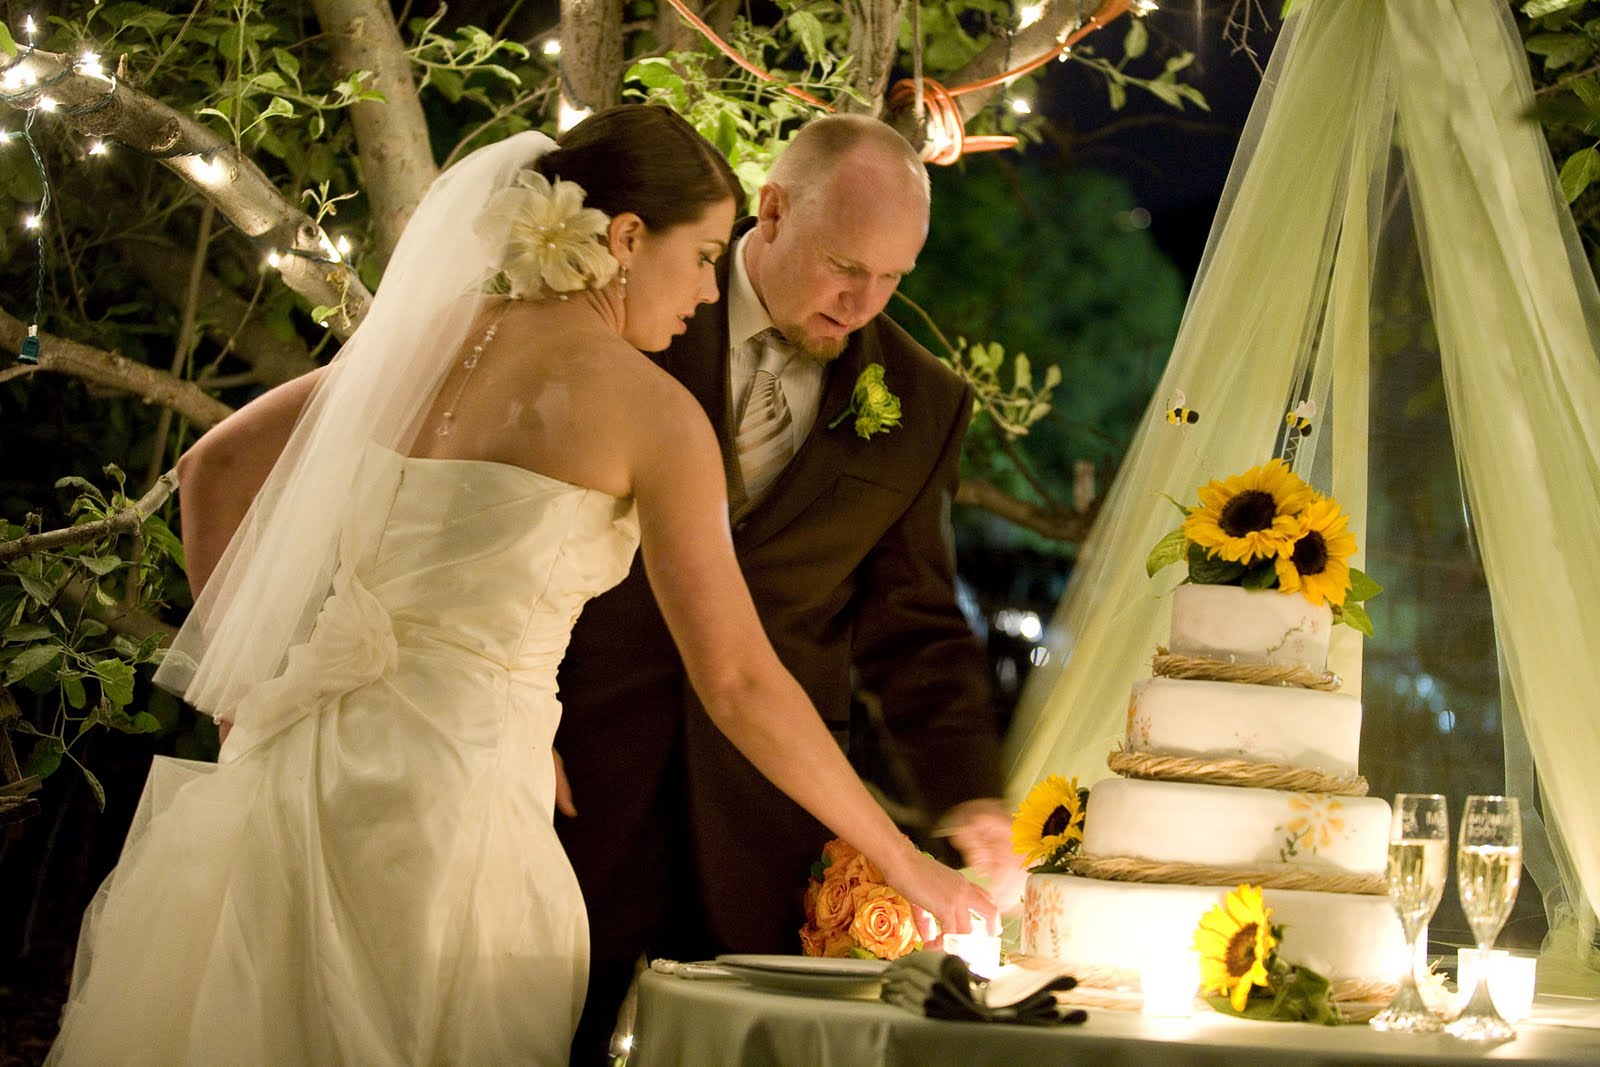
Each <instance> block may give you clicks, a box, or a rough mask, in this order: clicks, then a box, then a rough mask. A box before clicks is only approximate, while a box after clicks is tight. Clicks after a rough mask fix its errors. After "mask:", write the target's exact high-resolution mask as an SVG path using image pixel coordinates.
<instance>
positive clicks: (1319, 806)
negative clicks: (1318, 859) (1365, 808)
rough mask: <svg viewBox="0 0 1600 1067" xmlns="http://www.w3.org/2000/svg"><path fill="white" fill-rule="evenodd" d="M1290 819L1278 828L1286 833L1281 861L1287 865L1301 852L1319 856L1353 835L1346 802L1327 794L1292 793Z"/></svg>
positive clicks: (1280, 854) (1281, 851)
mask: <svg viewBox="0 0 1600 1067" xmlns="http://www.w3.org/2000/svg"><path fill="white" fill-rule="evenodd" d="M1288 804H1289V817H1288V819H1287V820H1286V821H1285V822H1284V823H1283V824H1281V825H1280V826H1278V827H1277V829H1278V830H1280V831H1283V832H1284V835H1285V836H1284V839H1283V847H1282V848H1281V849H1279V850H1278V858H1279V859H1280V860H1283V861H1284V862H1285V863H1287V862H1289V860H1291V859H1293V858H1294V857H1295V856H1298V855H1300V854H1301V853H1309V854H1310V855H1313V856H1315V855H1316V854H1317V852H1318V850H1320V849H1324V848H1329V847H1331V846H1332V845H1333V843H1334V842H1335V841H1338V840H1341V839H1343V838H1345V837H1347V836H1349V827H1348V826H1347V825H1346V824H1345V819H1344V802H1343V801H1342V800H1341V799H1340V798H1338V797H1336V796H1330V795H1329V794H1327V793H1291V794H1289V801H1288Z"/></svg>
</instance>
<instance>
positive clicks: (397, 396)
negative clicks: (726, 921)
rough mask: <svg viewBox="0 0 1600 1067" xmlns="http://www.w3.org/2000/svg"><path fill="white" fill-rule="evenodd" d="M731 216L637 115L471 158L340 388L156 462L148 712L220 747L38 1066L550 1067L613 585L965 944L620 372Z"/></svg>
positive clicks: (576, 972)
mask: <svg viewBox="0 0 1600 1067" xmlns="http://www.w3.org/2000/svg"><path fill="white" fill-rule="evenodd" d="M738 197H739V187H738V183H737V181H736V180H735V179H734V176H733V174H732V172H731V171H730V169H729V168H728V165H727V163H726V162H725V161H724V160H723V159H722V158H721V157H720V156H719V155H718V154H717V153H716V152H715V151H714V150H713V149H712V148H711V147H710V146H709V144H707V142H705V141H704V140H702V139H701V138H700V137H699V136H698V135H697V134H696V133H695V132H694V131H693V130H692V128H691V127H689V125H688V124H687V123H686V122H684V121H683V120H682V119H681V118H679V117H678V116H676V115H674V114H673V113H672V112H670V111H666V110H664V109H658V108H650V107H641V106H629V107H621V108H616V109H613V110H611V111H607V112H603V113H601V114H599V115H596V116H594V117H593V118H591V119H588V120H587V121H585V122H584V123H582V124H580V125H578V126H576V127H574V128H573V130H571V131H570V132H569V133H568V134H567V135H565V136H564V137H563V138H562V140H561V142H560V145H559V146H557V145H555V144H553V143H552V142H551V141H550V140H549V139H547V138H545V137H543V136H541V135H539V134H535V133H525V134H519V135H517V136H515V137H512V138H509V139H507V140H505V141H503V142H501V143H499V144H496V145H493V146H491V147H488V148H484V149H481V150H479V151H477V152H475V153H473V154H472V155H470V156H468V157H467V158H466V159H464V160H462V161H461V162H460V163H459V164H457V165H456V166H454V167H452V168H451V169H450V170H448V171H446V172H445V173H444V174H443V175H442V176H441V177H440V178H439V179H438V180H437V181H436V182H435V183H434V185H433V187H432V188H431V189H430V190H429V192H428V195H427V196H426V197H425V198H424V200H423V202H422V204H421V205H420V206H419V208H418V210H417V213H416V215H415V216H414V217H413V219H412V220H411V222H410V224H409V225H408V227H407V229H406V232H405V235H404V237H403V238H402V240H401V241H400V244H399V246H398V248H397V249H396V251H395V254H394V258H393V260H392V261H391V263H390V264H389V267H388V270H387V273H386V275H385V277H384V282H383V286H382V288H381V290H380V291H379V293H378V296H377V299H376V301H375V302H374V304H373V306H372V310H371V312H370V314H369V315H368V317H367V319H366V320H365V322H364V323H363V324H362V325H361V327H360V328H359V329H358V330H357V331H356V333H355V334H354V335H353V336H352V337H351V338H350V340H349V341H348V342H347V343H346V344H345V346H344V348H343V349H342V351H341V352H340V353H339V355H338V357H337V358H336V359H335V360H334V361H333V362H332V363H331V364H329V366H327V367H326V368H324V369H322V370H319V371H314V372H312V373H311V374H308V375H306V376H305V377H303V378H301V379H298V380H296V381H294V382H291V383H289V384H287V385H284V386H281V387H279V388H277V389H275V390H273V391H272V392H270V393H267V394H266V395H265V396H263V397H261V398H259V399H258V400H256V401H254V402H253V403H251V404H249V405H247V406H246V407H244V408H243V409H241V410H240V411H239V412H238V413H236V414H235V415H233V416H232V417H230V418H228V419H227V420H225V421H224V422H222V423H221V424H220V425H218V426H217V427H216V428H215V429H214V430H212V431H211V432H210V433H208V434H207V435H206V436H205V437H204V438H202V439H201V441H200V442H199V443H198V444H197V445H196V446H195V447H194V448H193V449H192V450H191V451H190V452H189V453H188V454H187V455H185V456H184V458H183V460H182V461H181V462H180V464H179V475H180V480H181V484H182V489H183V497H184V513H183V532H184V543H185V548H186V550H187V562H188V568H189V573H190V577H191V581H192V583H193V584H194V586H195V588H196V592H197V600H196V606H195V610H194V611H193V613H192V614H191V616H190V619H189V621H188V622H187V623H186V624H185V626H184V628H183V631H182V632H181V633H180V635H179V637H178V639H177V641H176V642H175V644H174V646H173V648H172V650H171V651H170V652H169V654H168V657H167V660H166V662H165V663H164V664H163V666H162V669H161V671H160V672H159V674H158V676H157V681H158V682H160V683H161V684H163V685H167V686H170V687H174V688H177V689H179V690H181V691H183V692H184V693H185V695H186V697H187V698H188V699H189V700H190V702H191V703H193V704H194V705H195V706H197V707H199V708H201V709H203V710H205V711H207V712H209V713H211V714H212V715H214V716H215V717H216V718H217V719H218V720H219V722H221V723H224V724H227V728H228V730H227V733H226V735H225V736H226V740H225V741H224V744H223V747H222V752H221V757H220V760H219V763H218V764H216V765H214V766H213V765H209V764H194V763H186V762H183V761H177V760H165V759H162V760H158V761H157V763H156V766H155V767H154V768H153V769H152V771H151V776H150V780H149V782H148V783H147V785H146V789H145V793H144V796H143V798H142V800H141V802H140V807H139V811H138V813H137V815H136V817H135V820H134V825H133V828H132V830H131V831H130V834H129V838H128V841H127V844H126V845H125V847H124V850H123V854H122V858H121V860H120V862H119V864H118V866H117V868H116V870H115V871H113V872H112V874H111V876H110V877H109V878H108V879H107V880H106V883H105V885H104V886H103V887H102V888H101V890H100V893H99V894H98V896H97V897H96V899H95V901H94V903H93V904H92V905H91V907H90V911H89V914H88V915H87V916H86V918H85V922H84V932H83V936H82V939H81V941H80V945H79V958H78V964H77V968H76V970H75V972H74V975H73V986H72V992H71V996H70V999H69V1002H68V1005H67V1008H66V1010H65V1013H64V1016H63V1026H62V1032H61V1035H60V1037H59V1039H58V1041H57V1043H56V1046H55V1048H54V1049H53V1050H52V1052H51V1062H52V1063H63V1064H80V1063H81V1064H106V1063H121V1064H130V1063H141V1064H145V1063H147V1064H178V1063H191V1064H218V1063H228V1064H256V1063H259V1064H274V1065H279V1064H337V1063H351V1064H446V1063H448V1064H491V1063H508V1064H509V1063H539V1064H554V1063H560V1062H564V1061H565V1059H566V1055H567V1050H568V1042H569V1037H570V1034H571V1030H572V1027H573V1025H574V1023H575V1021H576V1019H577V1017H578V1011H579V1009H580V1007H581V1002H582V998H583V989H584V983H585V977H586V970H587V960H586V959H585V953H586V951H587V949H586V946H587V944H588V936H587V928H586V920H585V916H584V908H583V901H582V898H581V897H580V895H579V892H578V887H577V883H576V881H575V880H574V878H573V875H572V871H571V868H570V867H569V866H568V863H567V860H566V857H565V855H564V854H563V853H562V851H561V848H560V845H559V843H558V842H557V839H556V836H555V833H554V831H553V829H552V827H551V809H552V804H553V794H554V788H555V772H554V765H553V755H552V752H551V747H550V745H551V738H552V736H553V734H554V732H555V728H556V723H557V719H558V717H559V715H560V704H559V703H558V701H557V697H556V692H555V674H556V667H557V664H558V663H559V662H560V659H561V656H562V652H563V650H564V648H565V646H566V642H567V638H568V633H569V631H570V629H571V626H572V624H573V621H574V620H575V619H576V618H577V616H578V613H579V612H580V611H581V610H582V607H583V604H584V602H585V600H587V599H588V598H590V597H592V596H594V595H595V594H597V593H599V592H601V591H603V590H605V589H606V588H608V587H610V586H611V585H613V584H614V583H616V582H617V581H619V580H620V579H621V578H622V577H623V576H624V575H625V574H626V573H627V570H628V567H629V564H630V561H631V558H632V556H633V553H634V552H635V551H636V550H637V549H640V548H641V547H642V551H643V552H644V556H645V560H646V562H647V564H648V567H649V573H650V576H651V581H652V584H653V586H654V590H655V594H656V596H657V598H658V600H659V601H660V603H661V605H662V609H663V613H664V614H665V617H666V619H667V621H668V623H669V625H670V627H671V629H672V633H673V637H674V639H675V640H676V641H677V643H678V645H679V646H680V648H681V650H682V653H683V658H684V661H685V663H686V664H687V666H688V669H689V673H690V676H691V678H692V680H693V682H694V685H695V687H696V689H697V690H698V691H699V693H700V695H701V696H702V698H703V699H704V702H705V705H706V707H707V709H708V710H709V711H710V712H711V713H712V715H713V716H714V717H715V719H716V721H717V724H718V725H719V726H720V727H721V728H722V730H723V731H725V732H726V733H727V734H728V736H729V737H730V738H731V739H732V740H733V741H734V742H735V743H736V744H737V745H738V746H739V747H740V749H741V750H742V751H743V752H744V753H745V754H746V755H747V756H748V757H749V758H750V760H751V761H752V762H753V763H754V764H755V765H756V766H757V767H758V768H760V769H761V770H762V772H763V773H765V774H766V775H768V776H769V777H770V778H771V779H772V780H773V782H775V783H776V784H777V785H778V786H779V787H781V788H782V789H784V790H785V791H786V792H788V793H789V794H790V795H791V796H793V797H794V798H795V799H796V800H797V801H798V802H800V803H801V804H803V805H804V806H805V807H807V808H808V809H809V810H810V811H811V812H812V813H813V814H815V815H816V816H817V817H818V818H819V819H820V820H821V821H822V822H824V823H825V824H827V825H828V826H829V827H830V828H832V829H833V830H834V831H835V832H837V833H838V834H839V835H840V836H841V837H844V838H846V839H847V840H849V841H850V842H851V843H852V844H854V845H856V846H857V847H858V848H860V849H861V850H862V851H863V852H865V853H866V854H867V856H868V857H869V858H870V859H871V860H872V861H873V862H874V863H876V864H877V865H878V866H879V867H880V868H881V869H882V871H883V872H884V874H885V875H886V877H887V878H888V880H889V881H890V882H891V883H892V884H893V885H895V886H896V887H897V888H899V889H900V890H901V891H902V892H903V893H904V894H905V895H906V896H907V897H908V898H909V899H911V900H912V901H913V902H914V903H916V904H918V905H920V906H922V907H923V908H926V909H927V910H928V911H929V912H931V913H932V915H933V917H934V918H935V919H936V920H937V921H938V922H939V924H940V925H941V926H942V927H943V928H944V929H947V930H955V931H965V930H967V929H969V927H970V922H971V919H970V918H969V916H971V915H974V914H975V915H977V916H979V917H981V921H982V922H984V923H987V924H989V925H990V927H991V929H993V927H994V924H995V922H996V914H995V909H994V906H993V904H992V903H991V902H990V901H989V899H988V898H987V897H986V896H985V895H984V894H983V893H982V891H981V890H979V889H978V888H977V887H976V886H973V885H971V884H970V883H968V882H967V881H965V880H964V879H963V878H962V877H961V876H960V875H959V874H957V873H956V872H954V871H951V870H949V869H948V868H945V867H942V866H940V865H939V864H937V863H935V862H934V861H933V860H932V859H930V858H928V857H926V856H925V855H923V854H921V853H919V852H918V851H917V850H916V849H914V848H913V847H912V846H911V845H910V844H909V843H908V842H907V841H906V839H905V838H904V837H903V836H902V835H901V834H900V833H899V831H898V830H897V829H896V828H895V826H894V825H893V823H892V822H890V820H889V819H888V817H887V816H886V815H885V814H884V813H883V812H882V811H881V810H880V809H879V808H878V807H877V806H876V805H875V804H874V803H873V802H872V800H871V799H870V797H869V795H868V793H867V792H866V790H865V789H864V788H863V787H862V785H861V783H860V782H859V780H858V779H857V778H856V776H855V775H854V774H853V773H852V771H851V769H850V767H849V766H848V764H847V763H846V761H845V759H844V757H843V756H842V754H841V753H840V751H839V749H838V747H837V746H836V745H835V744H834V742H833V741H832V739H831V737H830V735H829V734H828V732H827V730H826V729H825V728H824V727H823V725H822V723H821V721H820V720H819V718H818V716H817V715H816V713H815V712H814V710H813V709H812V708H811V707H810V705H809V704H808V703H807V701H806V698H805V696H804V694H803V692H802V691H801V689H800V688H799V686H797V685H796V684H795V682H794V680H793V679H792V678H790V677H789V675H788V674H787V672H786V671H785V670H784V668H783V667H782V665H781V664H780V663H779V662H778V660H777V658H776V657H775V656H774V655H773V652H772V649H771V647H770V645H769V644H768V642H767V640H766V638H765V635H764V634H763V633H762V630H761V626H760V623H759V622H758V621H757V618H756V614H755V611H754V609H753V608H752V606H751V602H750V598H749V595H748V593H747V592H746V590H745V587H744V584H743V581H742V579H741V577H740V574H739V571H738V568H737V565H736V563H735V561H734V556H733V552H732V548H731V543H730V535H729V529H728V517H727V516H728V508H727V501H726V499H725V491H724V482H723V474H722V461H721V456H720V452H719V449H718V446H717V443H716V440H715V438H714V436H713V434H712V431H711V428H710V426H709V425H708V424H707V422H706V419H705V416H704V414H703V412H702V411H701V409H700V407H699V405H698V404H697V403H696V402H695V400H694V399H693V398H692V397H691V396H690V395H689V394H688V393H687V392H686V391H684V390H683V389H682V388H681V387H680V386H679V385H678V384H677V383H676V382H675V381H673V380H672V379H671V378H670V377H668V376H667V375H666V374H665V373H664V372H662V371H661V370H660V369H658V368H657V367H656V366H655V364H654V363H652V362H651V361H650V359H649V358H648V357H646V356H644V355H643V354H642V352H641V350H643V351H646V352H647V351H656V350H660V349H663V348H665V347H666V346H667V345H668V343H669V342H670V341H671V339H672V337H673V336H674V335H676V334H678V333H681V332H683V330H684V328H685V327H684V324H685V321H686V320H687V319H688V318H689V317H690V316H691V315H693V314H694V312H695V309H696V307H697V306H698V305H700V304H702V303H706V302H709V301H711V300H713V299H715V297H716V294H717V289H716V282H715V279H714V274H713V264H714V263H715V262H716V260H717V258H718V257H719V256H721V255H722V254H723V253H724V252H725V251H726V250H727V242H728V237H729V231H730V228H731V225H732V222H733V216H734V209H735V204H736V202H737V200H738ZM616 669H617V670H619V671H625V670H628V669H629V664H628V663H627V662H625V661H622V662H618V663H617V664H616ZM623 784H624V783H619V786H622V785H623Z"/></svg>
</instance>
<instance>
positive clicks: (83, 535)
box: [0, 470, 178, 563]
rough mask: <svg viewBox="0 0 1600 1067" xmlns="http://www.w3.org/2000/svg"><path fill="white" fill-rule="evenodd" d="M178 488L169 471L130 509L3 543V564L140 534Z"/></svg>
mask: <svg viewBox="0 0 1600 1067" xmlns="http://www.w3.org/2000/svg"><path fill="white" fill-rule="evenodd" d="M177 488H178V472H177V471H175V470H170V471H167V473H165V474H163V475H162V476H161V477H159V478H157V479H156V484H155V485H153V486H151V487H150V491H149V492H148V493H146V494H145V495H144V496H142V497H140V498H139V499H138V500H135V501H134V502H133V503H131V504H129V505H128V506H127V507H125V508H123V509H122V510H120V511H118V512H116V513H115V514H114V515H110V516H107V517H106V518H104V519H96V520H95V521H94V522H83V523H79V524H78V525H76V526H68V527H65V528H64V529H60V530H47V531H45V532H44V533H36V534H28V535H26V536H24V537H19V538H17V539H16V540H15V541H3V542H0V563H5V562H7V561H9V560H13V559H21V558H22V557H23V556H31V555H34V554H36V553H39V552H52V551H55V550H57V549H61V548H67V547H70V546H72V545H81V544H83V543H85V542H87V541H98V540H100V539H101V538H104V537H117V536H120V535H122V534H131V533H137V532H138V531H139V529H140V528H141V527H143V526H144V521H145V520H146V519H148V518H149V517H150V516H152V515H154V514H155V513H156V509H157V508H159V507H160V506H161V505H162V504H165V503H166V502H167V498H168V497H170V496H171V495H172V494H173V493H174V492H175V491H176V490H177Z"/></svg>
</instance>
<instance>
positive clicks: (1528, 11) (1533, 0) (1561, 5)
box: [1522, 0, 1586, 19]
mask: <svg viewBox="0 0 1600 1067" xmlns="http://www.w3.org/2000/svg"><path fill="white" fill-rule="evenodd" d="M1585 2H1586V0H1528V2H1527V3H1525V4H1523V5H1522V13H1523V14H1524V15H1526V16H1528V17H1529V18H1530V19H1542V18H1544V17H1545V16H1546V15H1553V14H1555V13H1556V12H1557V11H1565V10H1566V9H1567V8H1569V7H1577V6H1578V5H1579V4H1582V3H1585Z"/></svg>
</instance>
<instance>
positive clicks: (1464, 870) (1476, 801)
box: [1445, 797, 1522, 1041]
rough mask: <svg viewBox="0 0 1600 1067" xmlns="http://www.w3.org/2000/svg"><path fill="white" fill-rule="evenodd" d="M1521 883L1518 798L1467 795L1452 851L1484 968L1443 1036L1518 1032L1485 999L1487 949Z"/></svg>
mask: <svg viewBox="0 0 1600 1067" xmlns="http://www.w3.org/2000/svg"><path fill="white" fill-rule="evenodd" d="M1521 881H1522V814H1521V812H1520V810H1519V809H1518V807H1517V798H1516V797H1468V798H1467V808H1466V811H1464V812H1463V813H1462V815H1461V837H1460V845H1459V848H1458V849H1457V852H1456V889H1457V891H1458V892H1459V893H1460V894H1461V910H1462V911H1463V912H1465V913H1466V916H1467V923H1468V924H1469V925H1471V927H1472V938H1473V940H1474V941H1476V942H1477V943H1478V954H1479V958H1480V959H1482V960H1484V961H1485V965H1484V966H1483V967H1482V968H1481V969H1480V970H1479V972H1478V984H1477V987H1476V988H1474V989H1473V991H1472V997H1471V999H1470V1000H1468V1001H1467V1006H1466V1007H1465V1008H1463V1009H1461V1014H1460V1015H1459V1016H1458V1017H1457V1018H1456V1020H1455V1021H1454V1022H1452V1023H1451V1024H1450V1025H1449V1026H1447V1027H1445V1032H1446V1033H1448V1034H1450V1035H1451V1036H1453V1037H1460V1038H1465V1039H1467V1040H1469V1041H1510V1040H1511V1039H1512V1038H1514V1037H1516V1036H1517V1031H1516V1028H1515V1027H1513V1026H1512V1025H1511V1024H1510V1023H1508V1022H1506V1021H1505V1020H1504V1019H1502V1018H1501V1017H1500V1013H1499V1012H1498V1011H1496V1010H1495V1007H1494V1000H1493V999H1491V998H1490V996H1489V967H1488V960H1489V950H1490V949H1491V948H1492V947H1494V939H1495V938H1496V937H1497V936H1498V935H1499V933H1500V928H1501V927H1502V926H1504V925H1505V923H1506V918H1507V917H1508V916H1509V915H1510V914H1511V905H1512V904H1514V903H1516V900H1517V886H1518V884H1519V883H1520V882H1521Z"/></svg>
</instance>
